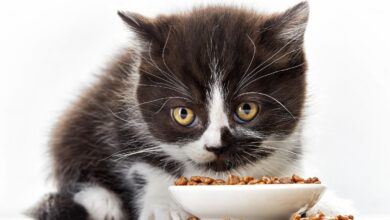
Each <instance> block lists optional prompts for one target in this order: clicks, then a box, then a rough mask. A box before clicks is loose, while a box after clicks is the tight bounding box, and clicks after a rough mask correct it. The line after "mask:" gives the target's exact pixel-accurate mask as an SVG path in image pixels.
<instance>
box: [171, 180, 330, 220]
mask: <svg viewBox="0 0 390 220" xmlns="http://www.w3.org/2000/svg"><path fill="white" fill-rule="evenodd" d="M325 188H326V187H325V186H324V185H321V184H275V185H232V186H228V185H210V186H170V187H169V191H170V193H171V196H172V198H173V199H174V200H175V201H176V202H177V203H178V204H180V205H181V206H182V207H183V209H184V210H186V211H187V212H189V213H191V214H192V215H194V216H197V217H199V218H200V219H202V220H204V219H224V218H229V219H243V220H252V219H253V220H254V219H256V220H259V219H260V220H267V219H286V220H287V219H288V218H289V217H290V216H291V214H293V213H295V212H297V211H300V212H301V211H306V210H308V209H309V208H311V207H313V206H314V205H315V204H316V203H317V202H318V200H319V199H320V198H321V196H322V194H323V192H324V190H325Z"/></svg>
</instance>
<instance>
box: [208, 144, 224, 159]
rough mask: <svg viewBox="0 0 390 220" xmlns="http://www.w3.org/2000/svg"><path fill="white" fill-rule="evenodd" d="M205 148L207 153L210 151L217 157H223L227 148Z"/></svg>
mask: <svg viewBox="0 0 390 220" xmlns="http://www.w3.org/2000/svg"><path fill="white" fill-rule="evenodd" d="M204 148H205V149H206V150H207V151H210V152H211V153H214V154H215V155H217V156H219V155H221V154H222V153H223V152H224V151H225V148H224V147H222V146H207V145H205V146H204Z"/></svg>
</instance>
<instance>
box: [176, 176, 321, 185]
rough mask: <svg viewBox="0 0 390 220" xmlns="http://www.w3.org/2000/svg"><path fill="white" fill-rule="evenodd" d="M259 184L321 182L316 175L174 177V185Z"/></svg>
mask: <svg viewBox="0 0 390 220" xmlns="http://www.w3.org/2000/svg"><path fill="white" fill-rule="evenodd" d="M255 184H258V185H261V184H321V181H320V180H319V179H318V178H317V177H309V178H307V179H304V178H302V177H300V176H298V175H295V174H294V175H292V176H291V177H280V178H279V177H268V176H262V177H260V178H259V179H256V178H254V177H251V176H244V177H239V176H235V175H229V176H228V179H227V180H226V181H225V180H223V179H213V178H211V177H206V176H192V177H190V178H186V177H180V178H178V179H176V181H175V185H176V186H193V185H255Z"/></svg>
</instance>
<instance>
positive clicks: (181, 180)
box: [175, 177, 188, 186]
mask: <svg viewBox="0 0 390 220" xmlns="http://www.w3.org/2000/svg"><path fill="white" fill-rule="evenodd" d="M187 183H188V179H187V178H185V177H180V178H179V179H177V180H176V181H175V185H176V186H185V185H187Z"/></svg>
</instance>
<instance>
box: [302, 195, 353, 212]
mask: <svg viewBox="0 0 390 220" xmlns="http://www.w3.org/2000/svg"><path fill="white" fill-rule="evenodd" d="M319 211H321V212H323V213H324V214H325V215H328V216H335V215H356V214H357V212H356V209H355V208H354V206H353V203H352V201H350V200H346V199H342V198H340V197H338V196H337V195H336V194H335V193H334V192H332V191H327V192H326V193H325V194H324V196H323V197H322V198H321V200H320V201H319V202H318V204H317V205H315V206H314V207H313V208H311V209H310V210H309V211H308V212H307V214H308V215H310V214H315V213H318V212H319Z"/></svg>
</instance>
